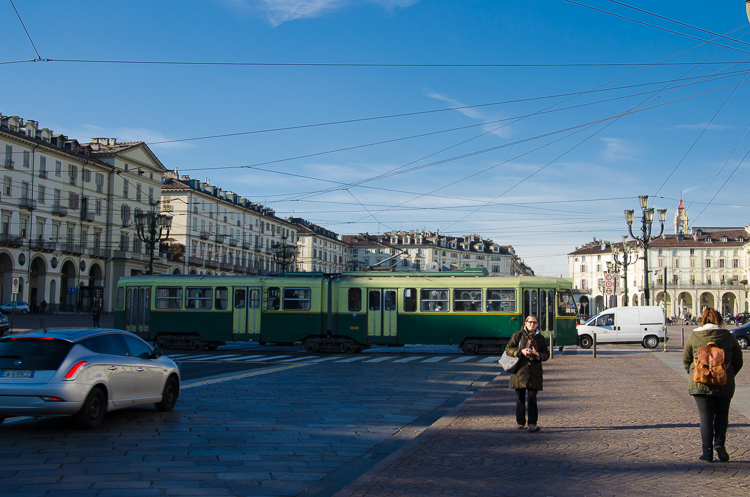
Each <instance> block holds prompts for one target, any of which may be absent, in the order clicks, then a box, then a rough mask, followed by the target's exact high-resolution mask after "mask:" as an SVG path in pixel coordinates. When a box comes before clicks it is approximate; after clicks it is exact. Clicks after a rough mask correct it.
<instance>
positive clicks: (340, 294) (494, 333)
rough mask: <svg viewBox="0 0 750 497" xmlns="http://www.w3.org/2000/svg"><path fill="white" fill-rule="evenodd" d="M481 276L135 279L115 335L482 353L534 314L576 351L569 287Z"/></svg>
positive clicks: (175, 344)
mask: <svg viewBox="0 0 750 497" xmlns="http://www.w3.org/2000/svg"><path fill="white" fill-rule="evenodd" d="M486 274H487V273H486V271H485V270H483V269H466V270H463V271H455V272H447V271H446V272H435V273H404V274H398V273H395V274H394V273H382V272H351V273H343V274H341V275H334V276H331V275H324V274H323V273H284V274H281V275H278V276H206V275H202V276H201V275H157V276H134V277H129V278H122V279H120V281H119V283H118V286H117V296H116V302H115V327H116V328H120V329H124V330H128V331H131V332H133V333H135V334H137V335H138V336H140V337H141V338H143V339H145V340H149V341H153V342H154V343H155V345H156V346H157V347H161V348H165V349H168V348H188V347H189V348H195V349H199V350H200V349H203V348H206V347H207V348H209V349H215V348H216V347H218V346H220V345H224V344H225V343H226V342H227V341H248V340H254V341H257V342H259V343H260V344H265V343H266V342H274V343H294V342H301V343H302V344H303V345H304V347H305V349H307V350H308V351H310V352H348V353H356V352H360V351H361V350H363V349H366V348H369V347H370V346H372V345H389V346H402V345H405V344H434V345H446V344H448V345H450V344H452V345H458V346H459V347H460V348H461V349H462V350H463V351H464V352H466V353H475V354H482V353H499V352H502V350H503V349H504V347H505V345H506V344H507V342H508V340H509V339H510V337H511V336H512V334H513V333H514V332H516V331H518V330H519V329H520V328H521V323H523V320H524V317H525V316H527V315H529V314H535V315H536V316H537V317H538V319H539V329H540V330H541V332H542V333H543V335H544V336H545V337H547V338H549V337H550V336H554V339H555V342H554V343H555V345H556V346H559V347H563V346H565V345H575V344H576V343H577V339H578V336H577V333H576V306H575V301H574V300H573V295H572V293H571V282H570V281H569V280H566V279H559V278H543V277H535V276H531V277H530V276H517V277H492V276H486Z"/></svg>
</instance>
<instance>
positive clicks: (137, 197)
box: [135, 183, 141, 202]
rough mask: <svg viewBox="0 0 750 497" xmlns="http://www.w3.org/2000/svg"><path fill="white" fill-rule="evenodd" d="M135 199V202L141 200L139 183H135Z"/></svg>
mask: <svg viewBox="0 0 750 497" xmlns="http://www.w3.org/2000/svg"><path fill="white" fill-rule="evenodd" d="M135 200H136V202H140V201H141V184H140V183H136V184H135Z"/></svg>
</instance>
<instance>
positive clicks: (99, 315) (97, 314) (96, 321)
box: [93, 307, 102, 328]
mask: <svg viewBox="0 0 750 497" xmlns="http://www.w3.org/2000/svg"><path fill="white" fill-rule="evenodd" d="M93 316H94V328H101V326H99V320H100V319H101V318H102V313H101V312H99V308H98V307H94V312H93Z"/></svg>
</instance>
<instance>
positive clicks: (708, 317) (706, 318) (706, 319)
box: [701, 307, 724, 326]
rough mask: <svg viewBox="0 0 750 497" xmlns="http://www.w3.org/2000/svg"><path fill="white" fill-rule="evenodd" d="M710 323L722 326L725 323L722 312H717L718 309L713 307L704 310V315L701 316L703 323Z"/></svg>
mask: <svg viewBox="0 0 750 497" xmlns="http://www.w3.org/2000/svg"><path fill="white" fill-rule="evenodd" d="M708 323H713V324H715V325H717V326H721V325H722V324H724V319H722V317H721V314H719V313H718V312H716V309H714V308H712V307H706V310H704V311H703V316H702V317H701V324H702V325H706V324H708Z"/></svg>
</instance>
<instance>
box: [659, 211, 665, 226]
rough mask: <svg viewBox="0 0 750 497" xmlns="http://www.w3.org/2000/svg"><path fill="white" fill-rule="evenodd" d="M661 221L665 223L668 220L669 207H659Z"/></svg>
mask: <svg viewBox="0 0 750 497" xmlns="http://www.w3.org/2000/svg"><path fill="white" fill-rule="evenodd" d="M658 212H659V222H660V223H662V224H664V222H665V221H666V220H667V209H659V210H658Z"/></svg>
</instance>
